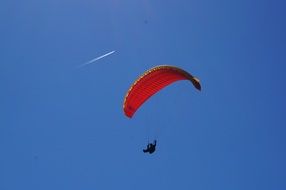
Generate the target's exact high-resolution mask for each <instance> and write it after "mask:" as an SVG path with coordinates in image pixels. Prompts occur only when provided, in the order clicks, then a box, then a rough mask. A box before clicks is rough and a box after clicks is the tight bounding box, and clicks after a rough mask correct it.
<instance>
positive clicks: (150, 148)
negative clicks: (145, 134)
mask: <svg viewBox="0 0 286 190" xmlns="http://www.w3.org/2000/svg"><path fill="white" fill-rule="evenodd" d="M156 144H157V141H156V140H154V143H148V145H147V148H146V149H143V152H144V153H147V152H149V154H152V153H153V152H155V150H156Z"/></svg>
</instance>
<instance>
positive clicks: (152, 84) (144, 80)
mask: <svg viewBox="0 0 286 190" xmlns="http://www.w3.org/2000/svg"><path fill="white" fill-rule="evenodd" d="M179 80H189V81H190V82H191V83H192V84H193V86H194V87H195V88H196V89H197V90H199V91H200V90H201V84H200V81H199V79H197V78H196V77H194V76H192V75H191V74H190V73H188V72H187V71H185V70H183V69H180V68H178V67H175V66H170V65H160V66H156V67H154V68H151V69H149V70H147V71H146V72H144V73H143V74H142V75H141V76H140V77H139V78H138V79H137V80H136V81H135V82H134V83H133V84H132V85H131V87H130V88H129V90H128V91H127V93H126V95H125V98H124V102H123V110H124V113H125V115H126V116H127V117H129V118H132V116H133V115H134V114H135V112H136V111H137V110H138V109H139V108H140V107H141V106H142V105H143V104H144V102H145V101H147V100H148V99H149V98H150V97H151V96H153V95H154V94H156V93H157V92H159V91H160V90H161V89H163V88H165V87H166V86H168V85H170V84H172V83H174V82H176V81H179ZM156 144H157V141H156V140H154V143H148V145H147V148H146V149H143V152H144V153H149V154H152V153H154V152H155V150H156Z"/></svg>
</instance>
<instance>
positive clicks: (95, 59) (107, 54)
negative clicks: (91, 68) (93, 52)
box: [78, 51, 115, 68]
mask: <svg viewBox="0 0 286 190" xmlns="http://www.w3.org/2000/svg"><path fill="white" fill-rule="evenodd" d="M114 52H115V51H111V52H109V53H106V54H104V55H101V56H99V57H96V58H94V59H92V60H90V61H88V62H86V63H84V64H82V65H80V66H79V67H78V68H80V67H84V66H86V65H89V64H91V63H93V62H95V61H98V60H100V59H102V58H104V57H106V56H109V55H111V54H113V53H114Z"/></svg>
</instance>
